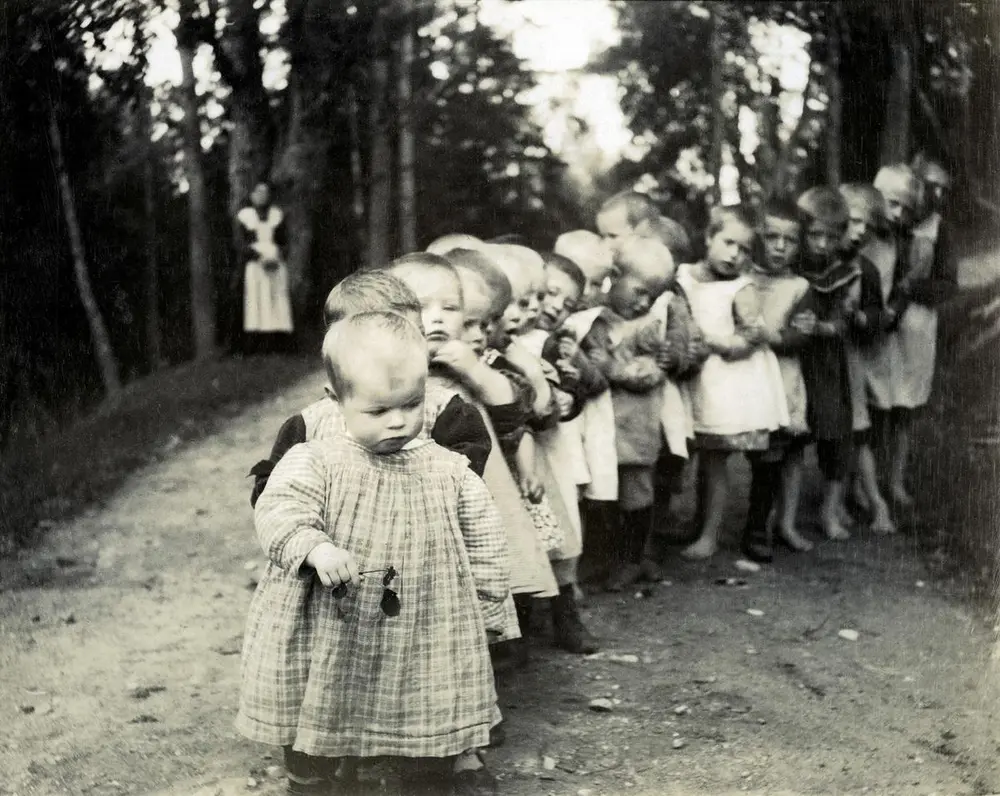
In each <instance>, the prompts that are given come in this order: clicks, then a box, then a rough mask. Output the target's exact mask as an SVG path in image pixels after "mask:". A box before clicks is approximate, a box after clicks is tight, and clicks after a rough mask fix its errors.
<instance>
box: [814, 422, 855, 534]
mask: <svg viewBox="0 0 1000 796" xmlns="http://www.w3.org/2000/svg"><path fill="white" fill-rule="evenodd" d="M816 458H817V459H819V469H820V471H821V472H822V473H823V478H824V486H823V507H822V509H821V510H820V517H821V522H822V524H823V530H824V531H825V532H826V535H827V538H829V539H833V540H836V541H840V540H843V539H849V538H850V537H851V534H850V532H849V531H848V530H847V528H845V527H844V523H843V521H842V507H843V503H844V486H845V483H846V477H847V476H846V474H847V470H848V465H849V463H850V438H847V439H846V440H844V439H836V440H829V439H823V440H819V441H818V442H817V443H816Z"/></svg>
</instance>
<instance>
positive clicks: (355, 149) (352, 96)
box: [347, 83, 366, 255]
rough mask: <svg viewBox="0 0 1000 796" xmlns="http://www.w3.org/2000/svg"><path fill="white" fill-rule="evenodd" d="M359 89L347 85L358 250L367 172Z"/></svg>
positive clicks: (362, 230) (362, 238)
mask: <svg viewBox="0 0 1000 796" xmlns="http://www.w3.org/2000/svg"><path fill="white" fill-rule="evenodd" d="M358 113H359V109H358V91H357V89H356V88H355V87H354V84H353V83H351V84H350V85H349V86H348V87H347V128H348V134H349V135H350V139H351V212H352V215H353V216H354V228H355V230H356V234H357V245H358V248H357V252H358V254H359V255H360V254H361V253H362V252H364V251H365V250H366V249H365V240H366V238H365V174H364V166H363V165H362V163H363V162H362V158H361V133H360V131H359V129H358Z"/></svg>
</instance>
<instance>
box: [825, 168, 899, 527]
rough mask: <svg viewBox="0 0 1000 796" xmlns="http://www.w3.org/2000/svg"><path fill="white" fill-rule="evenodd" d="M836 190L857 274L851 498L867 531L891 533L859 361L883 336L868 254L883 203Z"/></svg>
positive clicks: (850, 347) (851, 188) (851, 348)
mask: <svg viewBox="0 0 1000 796" xmlns="http://www.w3.org/2000/svg"><path fill="white" fill-rule="evenodd" d="M839 190H840V195H841V196H842V197H843V198H844V202H845V203H846V205H847V214H848V224H847V235H846V236H845V240H844V244H843V248H844V257H845V258H846V259H850V260H853V262H854V263H855V264H856V265H857V266H858V269H859V270H860V272H861V276H860V278H859V280H858V282H857V284H856V287H855V288H853V290H854V292H855V293H856V294H857V300H858V308H857V311H856V313H857V314H856V319H855V321H854V323H852V325H851V334H850V335H849V336H848V338H847V360H848V368H849V373H850V377H851V401H852V416H853V424H852V431H853V435H854V462H853V464H854V467H853V470H854V483H855V491H854V494H855V498H856V499H857V504H858V506H859V507H860V508H861V509H862V510H864V511H867V513H868V520H869V526H868V527H869V530H871V531H872V532H874V533H895V531H896V524H895V522H893V519H892V514H891V512H890V511H889V504H888V503H887V502H886V500H885V498H884V497H882V492H881V490H880V488H879V482H878V472H877V468H876V463H875V454H874V452H873V450H872V443H871V438H870V437H871V413H870V412H869V411H868V386H867V383H866V380H865V371H864V358H865V356H866V354H867V352H868V351H869V350H870V349H871V347H872V346H873V345H874V344H875V343H876V341H877V340H878V339H879V337H880V336H881V335H882V334H883V333H884V327H885V318H884V316H885V305H884V303H883V299H882V286H881V278H880V275H879V272H878V268H877V267H876V266H875V264H874V263H873V262H872V261H871V259H869V254H872V253H874V252H876V251H878V249H879V246H878V238H879V236H880V235H881V234H882V232H883V230H884V229H885V225H886V218H885V206H884V205H885V202H884V200H883V199H882V195H881V194H880V193H879V192H878V191H876V190H875V187H874V186H872V185H864V184H859V183H850V184H847V185H841V186H840V189H839Z"/></svg>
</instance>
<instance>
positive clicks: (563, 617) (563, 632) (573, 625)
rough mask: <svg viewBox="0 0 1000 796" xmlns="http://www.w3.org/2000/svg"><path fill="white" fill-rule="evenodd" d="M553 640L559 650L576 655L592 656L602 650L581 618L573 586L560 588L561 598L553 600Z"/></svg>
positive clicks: (568, 585)
mask: <svg viewBox="0 0 1000 796" xmlns="http://www.w3.org/2000/svg"><path fill="white" fill-rule="evenodd" d="M552 640H553V643H554V644H555V645H556V646H557V647H559V649H563V650H566V651H567V652H572V653H574V654H576V655H591V654H593V653H595V652H597V651H598V650H599V649H600V646H599V645H598V643H597V639H596V638H594V637H593V636H592V635H591V634H590V631H588V630H587V628H586V626H585V625H584V624H583V619H581V618H580V609H579V607H578V606H577V604H576V596H575V594H574V591H573V586H572V584H567V585H565V586H560V587H559V596H558V597H553V598H552Z"/></svg>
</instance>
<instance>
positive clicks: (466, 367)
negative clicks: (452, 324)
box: [434, 340, 479, 375]
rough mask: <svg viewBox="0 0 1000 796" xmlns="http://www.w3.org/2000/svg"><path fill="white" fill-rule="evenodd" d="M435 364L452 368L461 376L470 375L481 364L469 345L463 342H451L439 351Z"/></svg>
mask: <svg viewBox="0 0 1000 796" xmlns="http://www.w3.org/2000/svg"><path fill="white" fill-rule="evenodd" d="M434 362H436V363H438V364H441V365H444V366H445V367H448V368H451V369H452V370H453V371H455V372H456V373H459V374H461V375H468V374H469V373H471V372H472V369H473V368H474V367H475V366H476V365H477V364H478V363H479V357H477V356H476V352H475V351H473V350H472V347H471V346H470V345H468V344H467V343H463V342H462V341H461V340H449V341H448V342H447V343H445V344H444V345H442V346H441V347H440V348H439V349H438V350H437V353H436V354H435V355H434Z"/></svg>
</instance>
